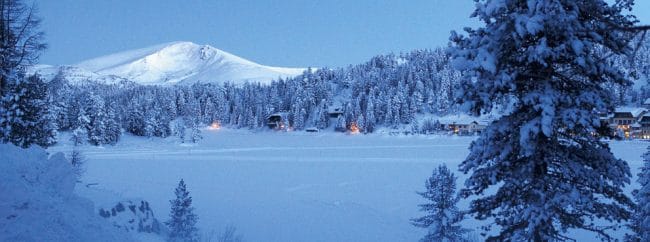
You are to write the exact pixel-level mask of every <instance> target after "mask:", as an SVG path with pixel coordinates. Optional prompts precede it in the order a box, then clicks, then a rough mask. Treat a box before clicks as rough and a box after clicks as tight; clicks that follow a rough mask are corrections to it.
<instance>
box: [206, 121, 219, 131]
mask: <svg viewBox="0 0 650 242" xmlns="http://www.w3.org/2000/svg"><path fill="white" fill-rule="evenodd" d="M208 129H210V130H218V129H221V124H219V122H213V123H212V124H210V127H209V128H208Z"/></svg>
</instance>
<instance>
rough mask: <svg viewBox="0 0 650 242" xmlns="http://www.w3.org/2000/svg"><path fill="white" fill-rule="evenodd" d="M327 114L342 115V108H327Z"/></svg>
mask: <svg viewBox="0 0 650 242" xmlns="http://www.w3.org/2000/svg"><path fill="white" fill-rule="evenodd" d="M327 112H329V113H343V108H341V106H330V107H328V108H327Z"/></svg>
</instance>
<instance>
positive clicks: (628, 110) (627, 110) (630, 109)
mask: <svg viewBox="0 0 650 242" xmlns="http://www.w3.org/2000/svg"><path fill="white" fill-rule="evenodd" d="M646 111H648V110H647V109H645V108H637V107H619V108H616V110H615V111H614V112H616V113H631V114H632V116H634V117H638V116H639V115H641V114H643V113H644V112H646Z"/></svg>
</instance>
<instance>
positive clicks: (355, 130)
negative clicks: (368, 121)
mask: <svg viewBox="0 0 650 242" xmlns="http://www.w3.org/2000/svg"><path fill="white" fill-rule="evenodd" d="M350 133H351V134H358V133H359V127H358V126H357V124H356V123H351V124H350Z"/></svg>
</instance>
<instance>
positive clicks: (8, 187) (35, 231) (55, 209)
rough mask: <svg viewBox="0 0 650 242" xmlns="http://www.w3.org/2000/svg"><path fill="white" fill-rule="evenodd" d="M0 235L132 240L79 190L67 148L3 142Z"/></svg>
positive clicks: (0, 151)
mask: <svg viewBox="0 0 650 242" xmlns="http://www.w3.org/2000/svg"><path fill="white" fill-rule="evenodd" d="M0 161H1V162H0V194H2V195H0V241H132V240H133V239H132V238H131V237H130V236H129V235H128V234H126V233H124V232H121V231H118V230H117V229H116V228H114V227H113V226H111V225H110V224H109V223H108V222H106V221H103V219H102V218H101V217H100V216H98V215H97V214H96V213H95V212H94V206H93V203H92V202H90V200H87V199H84V198H81V197H79V196H77V195H76V194H74V192H73V191H74V188H75V184H76V177H75V175H74V174H73V172H72V167H71V165H70V164H69V162H68V161H67V160H66V159H65V157H64V155H63V154H62V153H57V154H54V155H52V156H51V157H49V158H48V153H47V152H46V151H45V150H43V149H42V148H36V147H32V148H29V149H21V148H18V147H16V146H13V145H7V144H1V145H0Z"/></svg>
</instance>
